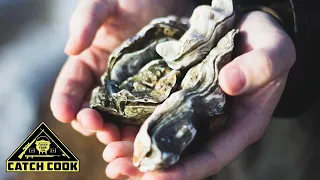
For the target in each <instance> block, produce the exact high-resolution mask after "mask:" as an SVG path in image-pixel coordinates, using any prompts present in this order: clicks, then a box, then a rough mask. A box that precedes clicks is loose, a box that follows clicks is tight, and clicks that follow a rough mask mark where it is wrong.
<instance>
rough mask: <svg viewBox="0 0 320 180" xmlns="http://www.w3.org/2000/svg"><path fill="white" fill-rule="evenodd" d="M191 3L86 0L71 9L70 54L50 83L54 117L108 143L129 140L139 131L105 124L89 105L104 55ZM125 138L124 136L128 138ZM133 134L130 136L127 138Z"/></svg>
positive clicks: (186, 12)
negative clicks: (156, 20)
mask: <svg viewBox="0 0 320 180" xmlns="http://www.w3.org/2000/svg"><path fill="white" fill-rule="evenodd" d="M192 9H193V5H192V4H189V3H185V2H184V1H183V0H175V1H172V0H130V1H128V0H90V1H88V0H84V1H79V4H78V5H77V7H76V10H75V12H74V13H73V15H72V17H71V20H70V24H69V26H70V27H69V29H70V35H69V40H68V42H67V45H66V48H65V52H66V53H67V54H68V55H70V57H69V59H68V60H67V61H66V63H65V64H64V66H63V68H62V70H61V72H60V74H59V76H58V78H57V81H56V84H55V87H54V91H53V94H52V99H51V109H52V112H53V115H54V116H55V118H56V119H58V120H59V121H61V122H65V123H69V122H71V124H72V126H73V128H74V129H76V130H77V131H79V132H81V133H82V134H84V135H92V134H94V133H95V132H97V137H98V139H99V140H100V141H101V142H103V143H105V144H108V143H109V142H113V141H116V140H119V139H120V138H121V139H122V140H126V139H128V138H129V139H132V136H134V134H135V133H136V131H137V129H136V128H134V127H124V129H123V130H121V131H120V130H119V128H118V127H117V126H115V125H114V124H111V123H103V120H102V118H101V116H100V115H99V114H98V112H97V111H95V110H92V109H90V108H88V101H89V98H90V94H91V91H92V89H93V88H94V87H95V86H97V85H98V84H99V83H100V76H101V75H102V74H103V72H104V71H105V70H106V67H107V59H108V56H109V54H110V52H112V51H113V50H114V49H115V48H116V47H118V46H119V45H120V44H121V43H122V42H123V41H124V40H126V39H127V38H129V37H131V36H132V35H134V34H135V33H137V32H138V31H139V30H140V29H141V28H142V27H143V26H145V25H146V24H147V23H149V22H150V21H151V20H152V19H154V18H156V17H162V16H167V15H170V14H176V15H186V16H187V15H189V14H190V13H191V12H192ZM127 137H128V138H127ZM130 137H131V138H130Z"/></svg>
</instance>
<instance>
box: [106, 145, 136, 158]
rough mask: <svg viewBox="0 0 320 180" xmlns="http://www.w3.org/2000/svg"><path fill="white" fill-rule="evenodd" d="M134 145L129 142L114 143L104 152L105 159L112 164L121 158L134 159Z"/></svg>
mask: <svg viewBox="0 0 320 180" xmlns="http://www.w3.org/2000/svg"><path fill="white" fill-rule="evenodd" d="M132 154H133V143H132V142H128V141H120V142H112V143H110V144H108V145H107V147H106V148H105V150H104V151H103V159H104V160H105V161H107V162H111V161H113V160H115V159H117V158H120V157H132Z"/></svg>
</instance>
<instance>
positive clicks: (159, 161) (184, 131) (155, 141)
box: [133, 29, 238, 172]
mask: <svg viewBox="0 0 320 180" xmlns="http://www.w3.org/2000/svg"><path fill="white" fill-rule="evenodd" d="M237 33H238V30H234V29H233V30H231V31H230V32H229V33H228V34H227V35H226V36H225V37H223V38H222V39H221V40H220V41H219V43H218V44H217V46H216V47H215V48H213V49H212V50H211V51H210V54H209V55H208V56H207V57H206V58H205V59H204V60H203V61H202V62H201V63H199V64H198V65H196V66H194V67H192V68H191V69H190V70H189V71H188V72H187V74H186V76H185V77H184V79H183V81H182V83H181V88H182V89H181V90H179V91H177V92H174V93H173V94H171V96H170V97H169V98H167V99H166V100H165V101H164V102H163V103H162V104H161V105H159V106H158V107H157V108H156V109H155V110H154V112H153V113H152V115H151V116H150V117H149V118H148V119H147V120H146V121H145V122H144V124H143V125H142V127H141V128H140V131H139V133H138V135H137V137H136V139H135V142H134V158H133V161H134V165H135V166H136V167H138V168H139V169H140V170H141V171H144V172H145V171H154V170H159V169H163V168H166V167H168V166H171V165H173V164H174V163H176V162H177V161H178V159H179V157H180V154H181V153H182V151H183V150H184V149H185V148H186V147H187V146H188V145H189V144H190V143H191V141H192V140H193V138H194V137H195V135H196V132H197V129H196V127H195V125H194V124H195V123H197V122H196V121H206V120H213V121H215V120H216V119H218V118H219V116H220V115H224V107H225V104H226V95H225V93H224V92H223V91H222V90H221V88H220V87H219V85H218V83H217V81H218V73H219V71H220V69H221V68H222V67H223V66H224V65H225V64H226V63H228V62H229V61H230V60H231V53H232V50H233V48H234V43H233V39H234V36H235V35H236V34H237Z"/></svg>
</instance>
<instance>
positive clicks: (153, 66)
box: [90, 16, 189, 125]
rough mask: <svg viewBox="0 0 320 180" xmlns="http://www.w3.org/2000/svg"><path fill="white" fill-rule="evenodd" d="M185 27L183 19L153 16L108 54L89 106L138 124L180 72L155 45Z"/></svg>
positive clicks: (178, 34) (179, 33) (117, 119)
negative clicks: (170, 64)
mask: <svg viewBox="0 0 320 180" xmlns="http://www.w3.org/2000/svg"><path fill="white" fill-rule="evenodd" d="M188 28H189V21H188V19H186V18H178V17H174V16H169V17H166V18H158V19H154V20H153V21H152V22H150V24H149V25H147V26H146V27H144V28H143V29H142V30H141V31H139V32H138V33H137V35H135V36H134V37H132V38H130V39H128V40H127V41H125V42H124V43H123V44H122V45H121V46H120V47H119V48H117V49H116V50H115V51H113V52H112V54H111V55H110V56H109V61H108V67H107V71H106V72H105V73H104V75H103V76H102V77H101V84H102V85H101V86H99V87H97V88H95V89H94V90H93V92H92V95H91V101H90V107H91V108H93V109H96V110H98V111H99V112H100V113H101V114H102V116H104V117H105V116H107V119H108V120H111V121H115V122H120V123H130V124H137V125H141V124H142V123H143V121H144V120H145V119H146V118H147V117H148V116H150V114H151V113H152V112H153V110H154V108H155V107H156V106H157V105H159V104H160V103H161V102H163V101H164V100H165V99H166V98H167V97H168V96H169V94H170V92H171V90H172V89H173V88H174V87H176V86H175V85H176V82H177V80H178V78H179V77H180V71H178V70H172V69H171V68H169V67H168V66H167V64H166V63H165V62H164V61H163V60H162V59H161V56H159V55H158V54H157V52H156V45H157V44H158V43H160V42H164V41H168V40H170V39H179V38H180V37H181V36H182V35H183V34H184V33H185V32H186V31H187V29H188Z"/></svg>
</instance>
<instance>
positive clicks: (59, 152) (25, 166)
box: [6, 122, 79, 172]
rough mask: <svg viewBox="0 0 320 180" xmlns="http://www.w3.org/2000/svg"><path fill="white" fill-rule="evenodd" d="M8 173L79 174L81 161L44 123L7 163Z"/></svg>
mask: <svg viewBox="0 0 320 180" xmlns="http://www.w3.org/2000/svg"><path fill="white" fill-rule="evenodd" d="M6 166H7V167H6V171H7V172H30V171H31V172H32V171H36V172H52V171H58V172H79V159H78V158H77V157H76V156H75V155H73V154H72V152H71V151H70V150H69V149H68V148H67V146H65V145H64V144H63V143H62V142H61V141H60V140H59V138H58V137H57V135H55V134H54V132H52V130H51V129H50V128H49V127H48V126H47V125H46V124H45V123H44V122H42V123H40V124H39V126H38V127H37V128H36V129H35V130H34V131H33V132H32V133H31V134H30V135H29V136H28V137H27V139H26V140H24V141H23V142H22V144H21V145H20V146H19V147H18V148H17V149H16V150H15V151H14V152H13V153H12V154H11V156H10V157H9V158H8V159H7V161H6Z"/></svg>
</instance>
